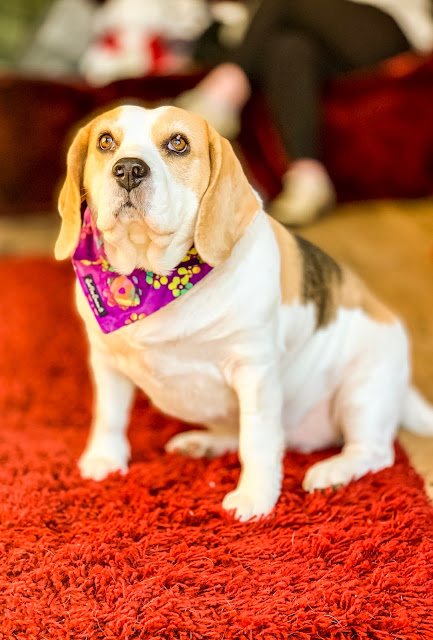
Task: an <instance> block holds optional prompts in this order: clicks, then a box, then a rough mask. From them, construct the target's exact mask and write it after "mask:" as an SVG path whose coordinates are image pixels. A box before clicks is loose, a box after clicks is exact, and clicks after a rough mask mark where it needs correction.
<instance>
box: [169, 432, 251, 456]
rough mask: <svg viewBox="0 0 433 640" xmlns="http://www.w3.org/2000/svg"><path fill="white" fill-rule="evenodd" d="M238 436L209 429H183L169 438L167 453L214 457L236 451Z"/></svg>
mask: <svg viewBox="0 0 433 640" xmlns="http://www.w3.org/2000/svg"><path fill="white" fill-rule="evenodd" d="M237 449H238V438H237V437H236V436H230V435H222V434H218V433H212V432H209V431H198V430H197V431H185V432H184V433H178V434H177V435H175V436H173V438H170V440H169V441H168V442H167V444H166V445H165V450H166V451H167V453H180V454H182V455H184V456H190V457H191V458H205V457H207V458H214V457H216V456H221V455H223V454H224V453H230V452H233V451H237Z"/></svg>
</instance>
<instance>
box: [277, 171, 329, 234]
mask: <svg viewBox="0 0 433 640" xmlns="http://www.w3.org/2000/svg"><path fill="white" fill-rule="evenodd" d="M334 205H335V190H334V187H333V184H332V182H331V179H330V177H329V175H328V172H327V171H326V169H325V167H324V166H323V165H322V164H321V163H320V162H318V161H317V160H313V159H309V158H306V159H302V160H297V161H295V162H294V163H293V164H292V166H291V167H290V169H289V170H288V171H287V173H286V174H285V175H284V177H283V188H282V191H281V193H280V194H279V195H278V196H277V197H276V198H275V199H274V200H273V201H272V203H271V204H270V206H269V209H268V210H269V214H270V215H271V216H272V217H273V218H275V219H276V220H278V221H279V222H282V223H283V224H289V225H302V224H308V223H309V222H312V221H313V220H315V219H316V218H317V217H318V216H319V215H320V214H321V213H323V212H325V211H327V210H329V209H331V208H332V207H333V206H334Z"/></svg>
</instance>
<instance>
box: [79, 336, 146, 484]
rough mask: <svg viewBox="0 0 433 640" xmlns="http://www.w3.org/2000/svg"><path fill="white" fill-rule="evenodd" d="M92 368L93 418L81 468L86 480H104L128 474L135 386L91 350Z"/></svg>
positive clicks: (80, 464) (106, 360) (100, 355)
mask: <svg viewBox="0 0 433 640" xmlns="http://www.w3.org/2000/svg"><path fill="white" fill-rule="evenodd" d="M90 368H91V372H92V375H93V383H94V415H93V422H92V428H91V431H90V435H89V439H88V441H87V445H86V448H85V450H84V452H83V454H82V456H81V458H80V461H79V463H78V466H79V468H80V471H81V475H82V476H83V478H91V479H92V480H103V478H105V477H106V476H107V475H108V474H109V473H112V472H114V471H121V472H122V473H126V471H127V469H128V460H129V453H130V450H129V443H128V440H127V438H126V429H127V426H128V420H129V412H130V408H131V404H132V401H133V398H134V390H135V386H134V384H133V383H132V382H131V381H130V380H129V379H128V378H126V377H125V376H124V375H122V374H121V373H120V372H119V371H118V370H116V369H115V368H114V367H113V366H112V364H111V363H110V362H109V360H108V359H107V358H106V357H105V356H104V355H103V354H101V353H100V352H99V351H97V350H96V349H94V348H91V354H90Z"/></svg>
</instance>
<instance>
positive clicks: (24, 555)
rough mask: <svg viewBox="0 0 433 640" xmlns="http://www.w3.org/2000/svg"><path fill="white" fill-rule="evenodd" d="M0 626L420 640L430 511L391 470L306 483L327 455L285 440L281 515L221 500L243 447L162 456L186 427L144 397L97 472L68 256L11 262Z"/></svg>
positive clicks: (119, 634)
mask: <svg viewBox="0 0 433 640" xmlns="http://www.w3.org/2000/svg"><path fill="white" fill-rule="evenodd" d="M0 280H1V282H2V283H3V287H2V295H1V297H0V341H1V344H0V415H1V430H0V460H1V464H0V552H1V553H0V611H1V616H0V637H2V638H5V639H9V638H10V639H11V640H12V638H15V639H17V640H41V639H42V638H56V640H76V639H77V640H78V639H81V638H83V639H84V638H87V639H88V640H102V639H107V640H127V639H129V640H131V639H132V638H136V639H138V638H143V639H144V638H145V639H146V640H168V639H177V640H190V639H191V638H193V639H194V640H201V639H202V638H206V640H221V639H222V638H225V639H226V640H231V639H233V640H234V639H236V640H251V639H254V640H260V639H263V640H268V639H270V638H273V639H274V640H287V638H290V637H293V638H296V640H315V639H317V640H318V639H319V638H330V639H335V640H337V639H338V640H343V639H349V638H356V639H357V640H367V639H372V638H377V639H379V638H380V639H381V640H388V639H389V640H391V639H395V638H399V639H401V640H427V639H428V638H432V629H433V507H432V506H431V504H430V503H429V501H428V499H427V496H426V495H425V493H424V491H423V488H422V485H423V483H422V481H421V479H420V478H419V476H418V475H417V474H416V473H415V472H414V470H413V469H412V468H411V467H410V466H409V464H408V461H407V458H406V456H405V455H404V454H403V453H402V451H401V449H400V448H398V449H397V462H396V464H395V466H394V467H392V468H391V469H388V470H384V471H381V472H380V473H378V474H376V475H369V476H367V477H365V478H363V479H361V480H360V481H358V482H356V483H352V484H351V485H350V486H348V487H345V488H343V489H341V490H339V491H337V492H335V493H333V492H332V491H327V492H325V493H324V494H322V493H320V492H316V493H315V494H312V495H308V494H305V493H304V492H303V491H302V488H301V481H302V477H303V475H304V473H305V471H306V469H307V468H308V467H309V466H310V465H311V464H312V463H314V462H315V461H317V460H319V459H321V458H323V457H325V456H327V455H329V452H327V453H326V452H322V453H319V454H314V455H301V454H297V453H291V452H289V453H287V454H286V457H285V473H284V483H283V492H282V496H281V499H280V501H279V502H278V505H277V507H276V509H275V511H274V512H273V513H272V515H271V516H270V517H269V518H267V519H265V520H263V521H260V522H253V523H245V524H242V523H237V522H234V521H233V520H232V519H231V518H230V516H229V515H228V514H226V513H225V512H224V511H223V510H222V509H221V506H220V505H221V501H222V498H223V496H224V494H225V493H226V492H227V491H229V490H231V489H232V488H233V487H234V486H235V484H236V482H237V479H238V476H239V464H238V461H237V456H236V455H227V456H224V457H221V458H218V459H216V460H212V461H210V460H194V459H189V458H185V457H181V456H177V455H168V454H166V453H165V452H164V449H163V447H164V444H165V442H166V441H167V440H168V439H169V437H170V436H172V435H173V434H174V433H176V432H177V431H179V430H180V429H182V428H185V425H181V424H180V423H179V422H177V421H176V420H173V419H170V418H166V417H164V416H162V415H161V414H160V413H159V412H158V411H157V410H156V409H153V408H151V407H150V406H149V405H148V403H147V402H146V400H145V399H144V398H143V397H142V396H140V397H139V398H138V400H137V403H136V406H135V408H134V411H133V415H132V420H131V427H130V440H131V445H132V461H131V467H130V470H129V472H128V474H127V475H126V476H119V475H113V476H111V477H109V478H108V479H107V480H106V481H103V482H101V483H96V482H92V481H85V480H82V479H81V478H80V477H79V474H78V471H77V466H76V464H77V459H78V456H79V454H80V453H81V452H82V450H83V447H84V443H85V440H86V437H87V435H88V431H89V424H90V420H91V391H90V388H89V387H90V382H89V376H88V373H87V365H86V346H85V345H86V341H85V338H84V332H83V328H82V326H81V323H80V322H79V321H78V318H77V316H76V314H75V312H74V311H73V308H72V297H73V296H72V291H73V272H72V266H71V265H70V264H69V263H64V264H59V263H53V262H50V261H48V260H22V259H8V260H5V259H3V260H0Z"/></svg>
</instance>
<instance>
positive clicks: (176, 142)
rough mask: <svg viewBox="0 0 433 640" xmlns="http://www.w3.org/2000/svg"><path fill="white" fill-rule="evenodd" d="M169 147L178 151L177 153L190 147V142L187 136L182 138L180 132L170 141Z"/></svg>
mask: <svg viewBox="0 0 433 640" xmlns="http://www.w3.org/2000/svg"><path fill="white" fill-rule="evenodd" d="M168 148H169V149H170V151H176V153H183V152H184V151H186V149H187V148H188V143H187V141H186V140H185V138H182V136H181V135H180V134H178V135H177V136H173V137H172V138H170V140H169V141H168Z"/></svg>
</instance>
